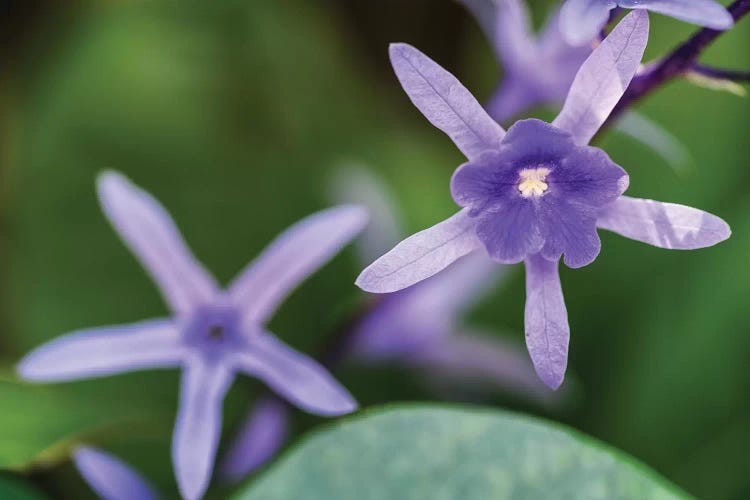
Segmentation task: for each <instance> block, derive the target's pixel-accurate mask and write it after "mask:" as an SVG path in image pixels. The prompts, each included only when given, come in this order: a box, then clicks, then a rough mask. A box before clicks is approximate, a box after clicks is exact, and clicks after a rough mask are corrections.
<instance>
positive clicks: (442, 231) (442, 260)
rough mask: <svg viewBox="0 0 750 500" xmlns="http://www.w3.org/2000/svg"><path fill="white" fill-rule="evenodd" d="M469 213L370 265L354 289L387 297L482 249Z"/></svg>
mask: <svg viewBox="0 0 750 500" xmlns="http://www.w3.org/2000/svg"><path fill="white" fill-rule="evenodd" d="M475 224H476V223H475V221H474V220H473V219H471V218H470V217H469V211H468V209H464V210H461V211H460V212H458V213H457V214H456V215H454V216H453V217H451V218H449V219H447V220H445V221H443V222H440V223H439V224H436V225H434V226H432V227H431V228H429V229H425V230H424V231H421V232H419V233H416V234H414V235H413V236H410V237H409V238H407V239H405V240H404V241H402V242H401V243H399V244H398V245H396V247H395V248H393V250H391V251H390V252H388V253H387V254H385V255H384V256H382V257H381V258H379V259H378V260H376V261H375V262H373V263H372V264H370V266H369V267H367V268H366V269H365V270H364V271H362V273H361V274H360V275H359V277H358V278H357V281H356V285H357V286H358V287H360V288H361V289H363V290H365V291H367V292H372V293H390V292H395V291H398V290H402V289H404V288H406V287H409V286H411V285H414V284H415V283H418V282H420V281H422V280H424V279H426V278H429V277H430V276H432V275H434V274H436V273H438V272H440V271H442V270H443V269H445V268H446V267H447V266H449V265H450V264H451V263H453V262H454V261H455V260H457V259H458V258H460V257H463V256H464V255H466V254H468V253H470V252H472V251H474V250H476V249H478V248H481V242H480V241H479V239H478V238H477V236H476V231H475Z"/></svg>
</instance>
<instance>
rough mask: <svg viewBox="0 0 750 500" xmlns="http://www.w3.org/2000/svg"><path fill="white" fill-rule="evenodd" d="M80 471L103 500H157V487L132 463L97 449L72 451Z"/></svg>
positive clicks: (86, 448) (84, 448) (86, 447)
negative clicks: (134, 467)
mask: <svg viewBox="0 0 750 500" xmlns="http://www.w3.org/2000/svg"><path fill="white" fill-rule="evenodd" d="M73 462H74V463H75V466H76V468H77V469H78V472H79V473H80V474H81V476H83V478H84V479H85V480H86V482H87V483H88V484H89V486H91V489H93V490H94V491H95V492H96V494H97V495H99V497H100V498H102V499H103V500H156V499H157V498H159V495H158V494H157V492H156V490H155V489H154V487H153V486H152V485H151V484H149V482H148V481H147V480H146V479H145V478H143V477H142V476H141V475H140V474H138V473H137V472H136V471H134V470H133V469H132V468H131V467H130V466H129V465H127V464H126V463H124V462H122V461H121V460H119V459H117V458H115V457H113V456H112V455H110V454H108V453H104V452H103V451H101V450H98V449H96V448H92V447H88V446H81V447H79V448H77V449H76V450H75V451H74V452H73Z"/></svg>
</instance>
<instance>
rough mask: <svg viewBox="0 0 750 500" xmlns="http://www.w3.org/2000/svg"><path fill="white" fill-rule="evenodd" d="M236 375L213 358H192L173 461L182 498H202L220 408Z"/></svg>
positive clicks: (216, 440) (184, 380) (213, 454)
mask: <svg viewBox="0 0 750 500" xmlns="http://www.w3.org/2000/svg"><path fill="white" fill-rule="evenodd" d="M233 378H234V377H233V375H232V372H231V371H230V370H228V369H227V368H226V367H225V366H223V365H221V364H218V363H216V362H214V361H207V360H204V359H201V358H192V359H191V360H190V361H189V362H188V363H187V364H186V366H185V370H184V372H183V375H182V383H181V385H180V408H179V410H178V413H177V421H176V423H175V427H174V436H173V438H172V461H173V463H174V470H175V475H176V476H177V485H178V486H179V489H180V493H181V494H182V496H183V498H185V499H187V500H194V499H198V498H201V497H202V496H203V493H205V491H206V488H207V487H208V483H209V482H210V480H211V471H212V470H213V467H214V459H215V457H216V448H217V447H218V445H219V436H220V434H221V407H222V403H223V400H224V395H225V394H226V392H227V390H228V389H229V386H230V385H231V384H232V380H233Z"/></svg>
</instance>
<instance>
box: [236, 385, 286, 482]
mask: <svg viewBox="0 0 750 500" xmlns="http://www.w3.org/2000/svg"><path fill="white" fill-rule="evenodd" d="M288 427H289V406H288V405H287V404H286V403H285V402H283V401H281V400H280V399H278V398H276V397H273V396H270V397H265V398H263V399H260V400H258V401H257V402H256V403H255V404H254V405H253V408H252V410H251V411H250V413H249V414H248V416H247V418H246V419H245V423H244V424H242V427H241V429H240V432H239V433H238V435H237V437H235V439H234V441H233V442H232V444H231V446H230V447H229V451H227V453H226V455H225V456H224V460H223V462H222V464H221V475H222V476H223V477H224V478H225V479H227V480H229V481H231V482H233V483H234V482H237V481H240V480H241V479H243V478H244V477H245V476H247V475H248V474H250V473H251V472H253V471H254V470H255V469H257V468H258V467H260V466H262V465H263V464H265V463H266V462H267V461H268V460H270V459H271V458H272V457H273V456H274V455H276V453H278V451H279V449H281V447H282V446H283V445H284V443H285V442H286V440H287V436H288V434H289V429H288Z"/></svg>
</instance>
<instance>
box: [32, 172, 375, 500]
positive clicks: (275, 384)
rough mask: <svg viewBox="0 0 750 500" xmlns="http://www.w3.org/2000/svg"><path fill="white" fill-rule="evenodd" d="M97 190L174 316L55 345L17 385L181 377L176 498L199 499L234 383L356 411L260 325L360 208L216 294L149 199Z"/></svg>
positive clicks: (113, 179)
mask: <svg viewBox="0 0 750 500" xmlns="http://www.w3.org/2000/svg"><path fill="white" fill-rule="evenodd" d="M98 190H99V197H100V200H101V203H102V207H103V209H104V212H105V214H106V215H107V217H108V218H109V220H110V221H111V222H112V224H113V225H114V227H115V229H116V230H117V231H118V232H119V233H120V235H121V236H122V238H123V240H124V242H125V243H126V244H127V245H128V246H129V247H130V249H131V250H132V251H133V252H134V253H135V255H136V256H137V257H138V258H139V260H140V261H141V263H142V264H143V266H144V267H145V268H146V270H147V271H148V272H149V273H150V274H151V276H152V278H153V279H154V280H155V281H156V283H157V284H158V286H159V289H160V291H161V293H162V295H163V296H164V299H165V301H166V302H167V304H168V305H169V307H170V309H171V310H172V312H173V314H174V316H173V317H172V318H169V319H158V320H150V321H144V322H140V323H135V324H130V325H124V326H111V327H104V328H95V329H89V330H84V331H80V332H74V333H70V334H68V335H65V336H63V337H61V338H59V339H57V340H54V341H51V342H49V343H47V344H45V345H43V346H41V347H39V348H37V349H36V350H34V351H33V352H32V353H30V354H29V355H27V356H26V357H25V358H24V359H23V360H22V361H21V362H20V364H19V367H18V371H19V373H20V375H21V376H22V377H23V378H25V379H28V380H34V381H43V382H61V381H67V380H75V379H80V378H86V377H98V376H104V375H112V374H116V373H122V372H127V371H132V370H138V369H147V368H167V367H175V366H180V367H182V368H183V377H182V384H181V388H180V405H179V412H178V415H177V421H176V424H175V430H174V439H173V446H172V456H173V461H174V468H175V473H176V476H177V482H178V485H179V487H180V491H181V493H182V495H183V496H184V497H185V498H188V499H193V498H198V497H200V496H201V495H202V494H203V492H204V491H205V489H206V487H207V485H208V482H209V480H210V477H211V470H212V468H213V462H214V457H215V454H216V448H217V445H218V441H219V435H220V431H221V407H222V401H223V399H224V395H225V394H226V392H227V390H228V389H229V386H230V385H231V383H232V381H233V379H234V376H235V374H236V373H237V372H242V373H245V374H248V375H251V376H254V377H258V378H260V379H261V380H263V381H264V382H265V383H266V384H267V385H268V386H270V387H271V388H272V389H273V390H274V391H276V392H277V393H278V394H280V395H281V396H283V397H284V398H286V399H288V400H289V401H291V402H292V403H294V404H295V405H297V406H299V407H300V408H302V409H303V410H305V411H308V412H311V413H316V414H320V415H340V414H344V413H349V412H351V411H353V410H354V409H356V407H357V404H356V402H355V401H354V399H353V398H352V397H351V395H350V394H349V393H348V392H347V391H346V389H344V388H343V387H342V386H341V385H340V384H339V383H338V382H336V381H335V380H334V379H333V377H331V375H330V374H329V373H328V372H327V371H326V370H325V369H324V368H323V367H322V366H320V365H319V364H318V363H317V362H315V361H314V360H312V359H311V358H309V357H307V356H305V355H303V354H301V353H299V352H297V351H295V350H293V349H291V348H290V347H288V346H286V345H285V344H284V343H282V342H281V341H279V340H278V339H277V338H276V337H275V336H273V335H272V334H271V333H270V332H268V331H267V330H266V329H265V326H264V325H265V323H266V322H267V321H268V320H269V319H270V317H271V316H272V315H273V312H274V311H275V309H276V307H277V306H278V304H279V303H280V302H281V301H282V300H283V299H284V297H285V296H286V295H287V294H288V293H289V292H291V291H292V289H294V288H295V287H296V286H297V285H298V284H299V283H300V282H301V281H303V280H304V279H305V278H306V277H307V276H308V275H309V274H311V273H312V272H313V271H315V270H316V269H317V268H318V267H320V266H321V265H322V264H323V263H324V262H326V261H327V260H329V259H330V258H331V257H332V256H333V255H334V254H335V253H336V252H338V251H339V250H340V249H341V247H343V246H344V245H345V244H346V243H348V242H349V241H350V240H351V239H352V238H353V236H354V235H355V234H357V233H358V232H359V231H360V230H361V229H362V227H363V226H364V225H365V223H366V220H367V214H366V212H365V211H364V209H362V208H360V207H355V206H340V207H335V208H331V209H328V210H324V211H322V212H319V213H317V214H314V215H312V216H310V217H307V218H306V219H304V220H302V221H301V222H299V223H297V224H296V225H294V226H292V227H291V228H290V229H288V230H287V231H286V232H284V233H283V234H282V235H281V236H279V237H278V238H277V239H276V240H275V241H274V242H273V243H272V244H271V246H270V247H268V248H267V249H266V251H265V252H263V253H262V254H261V256H260V257H258V259H256V260H255V261H254V262H252V263H251V264H250V265H249V266H248V267H247V268H246V269H245V270H244V271H243V272H242V273H241V274H240V275H239V276H238V277H237V278H236V279H235V280H234V282H233V283H232V284H231V285H230V286H229V288H228V289H227V290H226V291H223V290H221V289H220V288H219V286H218V284H217V283H216V280H215V279H214V278H213V277H212V276H211V275H210V274H209V273H208V272H207V271H206V270H205V269H204V268H203V267H202V266H201V265H200V264H199V263H198V262H197V261H196V259H195V258H194V256H193V255H192V254H191V253H190V250H189V249H188V248H187V246H186V244H185V243H184V241H183V240H182V237H181V236H180V234H179V231H178V229H177V227H176V226H175V224H174V222H173V221H172V219H171V218H170V216H169V214H168V213H167V212H166V210H164V208H163V207H162V206H161V205H160V204H159V203H158V202H157V201H156V200H155V199H154V198H153V197H151V196H150V195H149V194H148V193H146V192H145V191H142V190H141V189H139V188H138V187H136V186H135V185H133V184H132V183H131V182H130V181H128V180H127V179H126V178H125V177H123V176H122V175H119V174H117V173H112V172H110V173H105V174H102V175H101V176H100V178H99V182H98Z"/></svg>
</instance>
